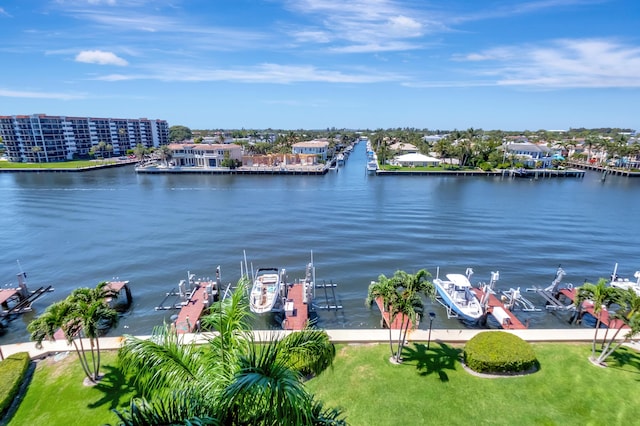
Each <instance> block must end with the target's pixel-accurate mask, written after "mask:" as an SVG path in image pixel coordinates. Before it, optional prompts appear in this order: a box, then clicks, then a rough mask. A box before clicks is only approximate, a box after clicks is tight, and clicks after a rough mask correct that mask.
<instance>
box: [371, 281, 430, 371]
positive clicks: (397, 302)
mask: <svg viewBox="0 0 640 426" xmlns="http://www.w3.org/2000/svg"><path fill="white" fill-rule="evenodd" d="M430 277H431V275H430V274H429V272H427V271H426V270H425V269H421V270H420V271H418V272H417V273H416V274H409V273H407V272H405V271H400V270H399V271H396V272H395V273H394V274H393V276H392V277H391V278H387V277H386V276H385V275H380V276H379V277H378V281H376V282H372V283H371V285H369V290H368V293H367V298H366V299H365V304H366V305H367V306H371V305H372V304H373V303H374V302H376V300H380V301H381V304H382V307H383V312H387V313H388V316H389V348H390V349H391V358H392V359H393V360H395V361H396V362H400V361H401V355H402V349H403V348H404V343H405V341H406V337H407V333H408V331H409V328H410V327H414V326H415V325H416V323H417V321H418V320H419V319H420V315H421V313H422V307H423V303H422V298H421V297H420V295H421V294H423V295H425V296H427V297H434V295H435V287H434V286H433V283H431V282H430V281H429V278H430ZM398 315H402V316H403V317H404V318H405V321H403V323H402V328H401V329H400V331H399V333H398V339H397V346H396V347H395V348H394V345H393V335H392V330H391V324H393V322H394V321H395V319H396V318H397V316H398Z"/></svg>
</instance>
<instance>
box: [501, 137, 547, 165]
mask: <svg viewBox="0 0 640 426" xmlns="http://www.w3.org/2000/svg"><path fill="white" fill-rule="evenodd" d="M503 147H504V150H505V154H507V155H512V156H514V157H515V158H516V159H517V160H518V161H520V162H522V163H523V164H524V165H525V166H527V167H538V166H540V167H542V168H547V167H551V162H552V160H553V157H552V154H553V153H552V151H551V149H549V148H548V147H546V146H543V145H536V144H534V143H531V142H520V143H508V144H506V145H503Z"/></svg>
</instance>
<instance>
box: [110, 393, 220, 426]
mask: <svg viewBox="0 0 640 426" xmlns="http://www.w3.org/2000/svg"><path fill="white" fill-rule="evenodd" d="M208 411H210V410H207V407H206V406H203V404H201V401H197V400H194V399H193V398H191V397H190V395H188V394H187V393H185V392H174V393H173V394H172V397H170V398H165V399H162V400H155V401H153V402H149V401H147V400H145V399H137V398H134V399H132V400H131V403H130V404H129V408H128V409H125V410H122V411H118V410H114V412H115V413H116V415H117V416H118V419H120V423H119V424H120V425H121V426H148V425H185V426H191V425H193V426H196V425H197V426H200V425H202V426H204V425H221V424H222V423H221V422H220V421H219V420H217V419H216V418H215V417H214V416H213V415H212V413H209V412H208Z"/></svg>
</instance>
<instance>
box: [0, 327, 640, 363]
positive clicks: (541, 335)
mask: <svg viewBox="0 0 640 426" xmlns="http://www.w3.org/2000/svg"><path fill="white" fill-rule="evenodd" d="M484 331H506V332H507V333H512V334H515V335H516V336H519V337H520V338H522V339H524V340H526V341H528V342H532V343H533V342H591V341H592V340H593V334H594V329H592V328H579V329H536V330H532V329H527V330H486V329H485V330H483V329H474V330H466V329H465V330H441V329H434V330H432V331H431V341H433V342H445V343H464V342H466V341H467V340H469V339H471V338H472V337H474V336H475V335H476V334H478V333H481V332H484ZM326 332H327V333H328V334H329V336H330V338H331V341H332V342H333V343H336V344H365V343H386V342H388V341H389V330H387V329H368V330H360V329H358V330H326ZM603 332H604V331H601V333H600V335H602V333H603ZM288 333H291V332H290V331H281V330H273V331H270V330H258V331H255V332H254V336H255V339H256V340H257V341H267V340H270V339H272V338H273V337H274V336H283V335H285V334H288ZM392 333H393V336H394V338H395V337H396V336H397V335H398V334H397V333H398V331H397V330H393V331H392ZM213 335H214V333H191V334H185V335H184V342H185V343H190V342H195V343H198V344H202V343H205V342H206V341H207V337H208V336H213ZM623 336H624V332H621V333H620V334H619V337H620V339H622V338H623ZM138 337H139V338H143V339H146V338H149V337H150V336H138ZM123 340H124V337H123V336H118V337H102V338H100V349H104V350H115V349H118V348H120V346H121V345H122V342H123ZM407 340H408V341H409V342H426V341H427V340H429V330H413V331H410V332H409V335H408V337H407ZM629 346H631V347H633V348H634V349H636V350H640V343H638V342H632V343H630V344H629ZM88 347H89V343H88V341H86V343H85V348H88ZM1 349H2V354H3V356H4V357H7V356H9V355H11V354H14V353H17V352H29V355H30V356H31V358H41V357H46V356H48V355H52V354H55V353H58V352H66V351H74V350H75V348H74V346H73V345H68V344H67V342H66V341H65V340H56V341H55V342H50V341H44V342H42V348H41V349H37V348H36V345H35V342H24V343H15V344H10V345H3V346H2V347H1Z"/></svg>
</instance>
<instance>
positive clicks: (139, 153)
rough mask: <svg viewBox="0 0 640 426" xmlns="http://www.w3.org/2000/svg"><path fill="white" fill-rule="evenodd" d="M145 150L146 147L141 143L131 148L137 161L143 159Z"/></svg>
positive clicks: (145, 153)
mask: <svg viewBox="0 0 640 426" xmlns="http://www.w3.org/2000/svg"><path fill="white" fill-rule="evenodd" d="M147 152H148V150H147V148H146V147H145V146H144V145H142V144H141V143H139V144H138V145H136V147H135V148H134V149H133V154H134V155H135V156H136V158H137V159H138V161H139V162H142V160H144V157H145V156H146V155H147Z"/></svg>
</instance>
